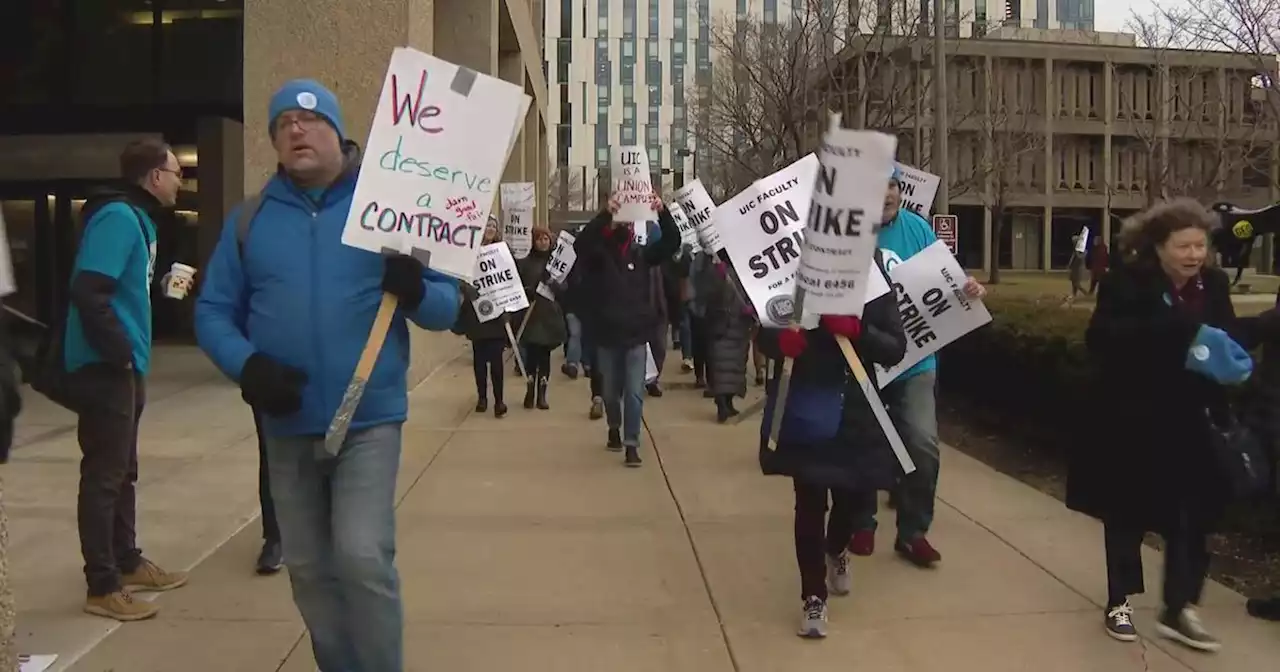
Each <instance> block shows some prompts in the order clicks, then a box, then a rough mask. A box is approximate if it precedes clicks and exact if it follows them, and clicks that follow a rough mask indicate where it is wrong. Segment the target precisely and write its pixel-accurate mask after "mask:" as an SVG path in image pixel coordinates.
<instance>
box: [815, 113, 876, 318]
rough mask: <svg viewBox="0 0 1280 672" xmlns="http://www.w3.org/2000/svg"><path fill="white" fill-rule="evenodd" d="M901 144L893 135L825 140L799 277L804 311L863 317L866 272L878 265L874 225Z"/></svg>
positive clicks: (855, 134) (841, 132)
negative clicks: (894, 156)
mask: <svg viewBox="0 0 1280 672" xmlns="http://www.w3.org/2000/svg"><path fill="white" fill-rule="evenodd" d="M897 144H898V141H897V138H895V137H894V136H892V135H887V134H885V133H878V132H876V131H857V130H850V129H843V128H832V129H831V130H829V131H827V134H826V136H825V137H824V138H823V141H822V145H821V147H819V149H818V159H819V161H820V162H821V167H820V168H819V169H818V178H817V181H816V182H814V183H813V203H812V205H811V206H810V207H809V213H808V215H809V217H808V221H807V227H806V228H805V231H804V239H803V243H804V244H803V251H802V253H801V255H800V267H799V269H797V271H796V289H797V291H803V292H804V293H805V296H804V301H805V303H804V305H805V310H806V311H814V312H817V313H819V314H824V315H826V314H834V315H861V314H862V306H863V303H864V301H865V298H866V295H867V287H866V285H867V270H868V269H870V268H871V266H872V264H873V263H874V261H875V252H876V230H875V225H876V222H877V221H879V219H880V212H881V211H882V210H884V189H885V187H884V185H885V184H886V183H887V179H886V176H887V175H889V174H890V173H891V172H892V168H893V155H894V152H895V151H896V150H897Z"/></svg>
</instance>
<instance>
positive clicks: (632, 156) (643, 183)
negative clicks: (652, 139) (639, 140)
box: [610, 145, 653, 222]
mask: <svg viewBox="0 0 1280 672" xmlns="http://www.w3.org/2000/svg"><path fill="white" fill-rule="evenodd" d="M610 166H611V168H612V171H613V190H612V192H611V193H610V197H611V198H613V199H614V200H616V201H617V202H618V213H617V214H616V215H614V219H616V220H618V221H620V222H638V221H643V220H645V219H648V218H649V217H652V216H653V207H652V206H651V205H650V203H651V202H652V201H653V178H652V177H650V175H649V155H648V154H647V153H646V152H645V149H644V147H640V146H639V145H622V146H620V147H617V148H615V149H614V150H613V157H612V163H611V164H610Z"/></svg>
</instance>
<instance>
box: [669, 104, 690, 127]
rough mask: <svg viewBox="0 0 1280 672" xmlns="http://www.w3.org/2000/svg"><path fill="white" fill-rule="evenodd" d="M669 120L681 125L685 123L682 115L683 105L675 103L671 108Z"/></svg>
mask: <svg viewBox="0 0 1280 672" xmlns="http://www.w3.org/2000/svg"><path fill="white" fill-rule="evenodd" d="M671 120H672V122H673V123H676V124H679V125H681V126H684V125H686V122H687V120H686V119H685V117H684V105H675V106H673V107H672V108H671Z"/></svg>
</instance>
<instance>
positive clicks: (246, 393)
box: [240, 352, 307, 415]
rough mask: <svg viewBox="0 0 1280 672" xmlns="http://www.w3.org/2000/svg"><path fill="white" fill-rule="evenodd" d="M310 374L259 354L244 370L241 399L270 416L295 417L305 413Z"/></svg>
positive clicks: (241, 371)
mask: <svg viewBox="0 0 1280 672" xmlns="http://www.w3.org/2000/svg"><path fill="white" fill-rule="evenodd" d="M306 385H307V372H306V371H303V370H302V369H298V368H294V367H292V366H288V365H285V364H281V363H280V362H277V361H276V360H274V359H271V358H270V357H268V356H266V355H264V354H262V353H260V352H255V353H253V354H252V355H250V356H249V359H247V360H245V363H244V368H243V369H241V370H240V397H241V398H243V399H244V401H245V403H247V404H249V405H250V406H252V407H254V408H255V409H257V410H259V411H261V412H263V413H266V414H267V415H293V414H294V413H297V412H298V411H299V410H301V409H302V388H304V387H306Z"/></svg>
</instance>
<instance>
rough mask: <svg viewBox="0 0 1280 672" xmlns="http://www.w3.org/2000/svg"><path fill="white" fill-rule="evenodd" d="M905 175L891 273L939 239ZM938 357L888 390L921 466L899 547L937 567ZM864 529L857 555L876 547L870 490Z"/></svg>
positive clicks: (902, 509) (910, 481) (892, 212)
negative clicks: (933, 533)
mask: <svg viewBox="0 0 1280 672" xmlns="http://www.w3.org/2000/svg"><path fill="white" fill-rule="evenodd" d="M901 181H902V174H901V173H900V172H899V171H898V170H897V169H896V168H895V169H894V171H893V174H892V175H891V176H890V177H889V188H888V191H887V192H886V194H885V199H884V214H883V219H882V221H883V223H882V224H881V229H880V234H879V238H878V240H877V242H878V244H879V246H880V252H881V254H882V255H883V256H884V268H885V271H887V272H888V273H889V274H890V275H892V273H893V269H894V267H895V266H897V265H898V264H900V263H902V262H904V261H906V260H907V259H910V258H911V257H913V256H915V255H916V254H918V253H919V252H921V251H923V250H924V249H925V248H927V247H929V246H930V245H932V244H934V243H935V242H937V240H938V238H937V236H936V235H934V232H933V227H931V226H930V225H929V223H928V222H926V221H925V220H924V218H923V217H921V216H920V215H917V214H916V213H914V212H912V211H910V210H905V209H903V208H902V192H901ZM964 292H965V293H966V294H968V295H969V297H970V298H973V299H980V298H982V297H983V296H985V295H986V289H985V288H984V287H983V286H982V284H981V283H979V282H978V281H977V279H975V278H973V277H972V276H970V277H969V278H968V279H967V280H966V281H965V285H964ZM937 387H938V358H937V356H936V355H929V356H928V357H925V358H924V359H922V360H921V361H919V362H917V363H916V365H915V366H912V367H911V368H910V369H907V370H906V371H904V372H902V373H901V374H900V375H899V376H898V377H897V378H895V379H893V382H891V383H889V384H888V385H887V386H885V389H884V391H883V393H882V394H883V395H884V400H885V403H886V404H887V406H888V409H889V415H890V417H891V418H892V419H893V424H894V426H895V427H896V428H897V429H898V433H899V434H900V435H901V436H902V443H903V444H904V445H905V446H906V448H907V452H908V453H909V454H910V455H911V459H912V460H913V461H914V462H915V465H916V470H915V471H914V472H912V473H911V474H909V475H907V476H905V477H903V479H902V481H901V482H900V483H899V484H898V487H897V489H896V491H895V493H894V494H895V495H896V501H897V506H898V538H897V540H896V541H895V542H894V545H893V547H894V551H896V552H897V553H898V555H900V556H902V557H903V558H904V559H906V560H907V561H908V562H910V563H911V564H913V565H916V566H918V567H932V566H933V565H934V564H936V563H937V562H939V561H940V560H942V554H941V553H939V552H938V550H937V549H935V548H934V547H933V545H932V544H930V543H929V539H928V537H927V536H926V535H928V533H929V527H930V526H931V525H932V524H933V507H934V500H935V498H936V495H937V491H938V468H939V459H938V458H939V456H938V412H937ZM859 509H860V513H859V515H858V516H857V517H856V519H855V520H857V521H858V523H857V524H858V528H859V529H858V530H857V531H856V532H854V534H853V540H852V541H851V542H850V543H849V550H850V551H852V552H853V553H854V555H863V556H866V555H871V554H872V553H874V552H875V543H876V536H875V529H876V493H875V492H871V493H868V494H867V496H864V497H863V498H862V501H861V502H860V505H859Z"/></svg>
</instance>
